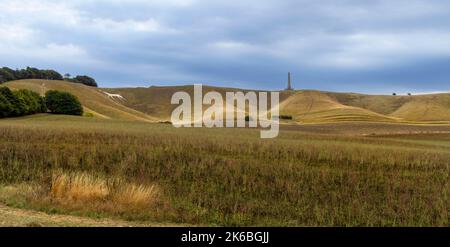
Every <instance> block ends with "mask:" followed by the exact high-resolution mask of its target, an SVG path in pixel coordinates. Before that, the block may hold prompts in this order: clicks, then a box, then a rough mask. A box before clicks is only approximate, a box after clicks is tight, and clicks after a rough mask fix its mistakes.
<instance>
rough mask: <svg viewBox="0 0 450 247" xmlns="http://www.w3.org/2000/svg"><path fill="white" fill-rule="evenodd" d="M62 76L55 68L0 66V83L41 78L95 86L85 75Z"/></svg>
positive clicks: (92, 80) (94, 82)
mask: <svg viewBox="0 0 450 247" xmlns="http://www.w3.org/2000/svg"><path fill="white" fill-rule="evenodd" d="M66 75H67V76H65V77H63V76H62V75H61V74H60V73H58V72H57V71H55V70H51V69H50V70H41V69H37V68H32V67H27V68H25V69H16V70H13V69H10V68H8V67H3V68H0V84H1V83H5V82H8V81H15V80H25V79H43V80H66V81H69V82H73V83H81V84H84V85H87V86H91V87H97V86H98V85H97V82H96V81H95V79H93V78H91V77H89V76H86V75H79V76H76V77H74V78H70V75H69V74H66Z"/></svg>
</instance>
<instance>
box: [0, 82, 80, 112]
mask: <svg viewBox="0 0 450 247" xmlns="http://www.w3.org/2000/svg"><path fill="white" fill-rule="evenodd" d="M46 112H50V113H53V114H66V115H83V107H82V106H81V104H80V101H79V100H78V98H77V97H76V96H74V95H72V94H70V93H67V92H59V91H55V90H52V91H48V92H47V93H46V96H45V97H41V96H40V95H39V94H37V93H35V92H33V91H31V90H28V89H20V90H11V89H9V88H7V87H0V118H6V117H20V116H25V115H31V114H36V113H46Z"/></svg>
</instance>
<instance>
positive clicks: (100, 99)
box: [3, 80, 156, 121]
mask: <svg viewBox="0 0 450 247" xmlns="http://www.w3.org/2000/svg"><path fill="white" fill-rule="evenodd" d="M3 86H7V87H9V88H11V89H30V90H33V91H35V92H37V93H40V94H41V95H42V94H44V93H45V91H47V90H61V91H66V92H70V93H72V94H74V95H75V96H77V97H78V98H79V99H80V102H81V104H82V105H83V108H84V111H85V112H86V113H91V114H93V116H94V117H97V118H104V119H120V120H138V121H156V119H155V118H152V117H150V116H149V115H147V114H144V113H142V112H139V111H137V110H134V109H131V108H128V107H126V106H124V105H123V104H122V103H121V102H120V100H118V99H113V98H110V97H108V96H107V95H106V94H105V93H104V92H103V91H102V90H101V89H98V88H93V87H88V86H85V85H83V84H77V83H70V82H65V81H48V80H20V81H11V82H7V83H5V84H3Z"/></svg>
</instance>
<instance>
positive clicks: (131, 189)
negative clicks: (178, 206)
mask: <svg viewBox="0 0 450 247" xmlns="http://www.w3.org/2000/svg"><path fill="white" fill-rule="evenodd" d="M158 194H159V190H158V188H157V186H155V185H151V186H144V185H135V184H127V185H125V186H124V188H121V189H119V191H118V192H117V193H115V194H114V196H113V201H114V202H116V203H117V204H119V205H124V206H130V207H138V208H143V207H147V206H149V205H150V204H151V203H153V202H154V201H155V200H156V199H157V196H158Z"/></svg>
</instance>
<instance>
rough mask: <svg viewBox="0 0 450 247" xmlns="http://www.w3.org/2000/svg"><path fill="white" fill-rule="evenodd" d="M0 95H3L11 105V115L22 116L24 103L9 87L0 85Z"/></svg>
mask: <svg viewBox="0 0 450 247" xmlns="http://www.w3.org/2000/svg"><path fill="white" fill-rule="evenodd" d="M0 95H2V96H3V97H5V98H6V99H7V100H8V102H9V103H10V104H11V105H12V107H13V109H12V111H11V113H10V116H11V117H18V116H22V115H23V114H24V111H25V109H24V105H23V104H22V102H21V101H20V100H19V99H18V98H17V96H16V95H14V93H13V92H12V91H11V89H9V88H7V87H0Z"/></svg>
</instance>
